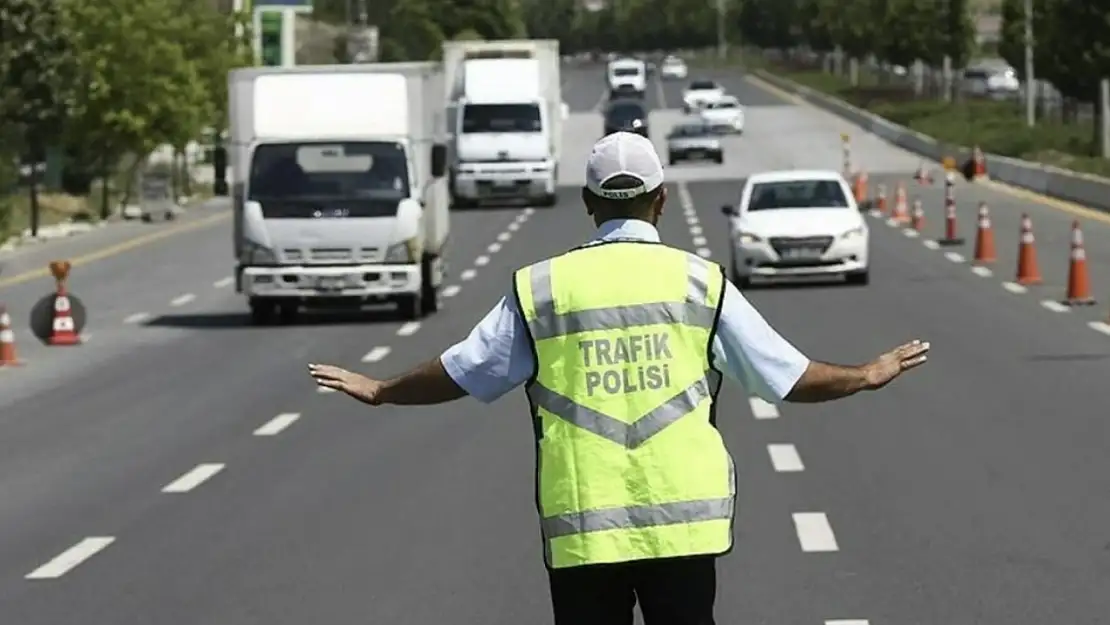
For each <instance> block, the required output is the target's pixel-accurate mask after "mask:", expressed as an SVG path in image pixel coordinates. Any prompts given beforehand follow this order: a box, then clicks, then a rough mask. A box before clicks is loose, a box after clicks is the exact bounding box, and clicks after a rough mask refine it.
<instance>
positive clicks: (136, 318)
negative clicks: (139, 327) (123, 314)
mask: <svg viewBox="0 0 1110 625" xmlns="http://www.w3.org/2000/svg"><path fill="white" fill-rule="evenodd" d="M150 318H151V314H150V313H145V312H138V313H135V314H133V315H131V316H130V317H128V318H126V319H124V320H123V322H124V323H142V322H144V321H147V320H149V319H150Z"/></svg>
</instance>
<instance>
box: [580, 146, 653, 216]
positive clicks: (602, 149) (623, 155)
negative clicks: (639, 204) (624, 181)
mask: <svg viewBox="0 0 1110 625" xmlns="http://www.w3.org/2000/svg"><path fill="white" fill-rule="evenodd" d="M618 176H628V177H631V178H636V179H637V180H639V181H640V182H641V183H642V184H640V185H639V186H636V187H632V188H629V189H605V188H603V186H604V185H605V183H607V182H609V181H610V180H612V179H613V178H616V177H618ZM662 184H663V163H661V162H660V161H659V155H658V154H656V153H655V146H654V145H652V144H651V141H650V140H649V139H647V138H646V137H644V136H642V135H638V134H634V133H631V132H614V133H613V134H611V135H606V136H605V137H603V138H602V139H601V140H600V141H598V142H597V143H595V144H594V149H593V151H591V152H590V158H589V160H588V161H586V188H587V189H589V190H590V192H591V193H593V194H594V195H597V196H599V197H603V198H607V199H610V200H627V199H631V198H634V197H637V196H640V195H643V194H645V193H649V192H651V191H654V190H656V189H658V188H659V186H660V185H662Z"/></svg>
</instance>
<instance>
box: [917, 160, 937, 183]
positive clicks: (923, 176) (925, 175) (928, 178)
mask: <svg viewBox="0 0 1110 625" xmlns="http://www.w3.org/2000/svg"><path fill="white" fill-rule="evenodd" d="M913 179H914V180H916V181H917V184H921V185H926V184H933V174H931V173H930V172H929V170H928V169H925V163H921V164H919V165H918V166H917V171H916V172H914V174H913Z"/></svg>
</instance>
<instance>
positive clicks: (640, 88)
mask: <svg viewBox="0 0 1110 625" xmlns="http://www.w3.org/2000/svg"><path fill="white" fill-rule="evenodd" d="M606 74H607V78H608V81H609V97H611V98H612V97H617V96H621V95H630V94H634V95H636V96H639V97H643V96H644V92H646V91H647V66H646V65H645V64H644V62H643V61H640V60H638V59H617V60H615V61H612V62H610V63H609V68H608V71H607V72H606Z"/></svg>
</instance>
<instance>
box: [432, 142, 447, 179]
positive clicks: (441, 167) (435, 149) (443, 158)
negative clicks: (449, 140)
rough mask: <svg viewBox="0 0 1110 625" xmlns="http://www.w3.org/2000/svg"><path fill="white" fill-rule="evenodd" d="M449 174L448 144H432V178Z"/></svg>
mask: <svg viewBox="0 0 1110 625" xmlns="http://www.w3.org/2000/svg"><path fill="white" fill-rule="evenodd" d="M446 174H447V146H446V145H444V144H442V143H436V144H434V145H432V178H442V177H443V176H444V175H446Z"/></svg>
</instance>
